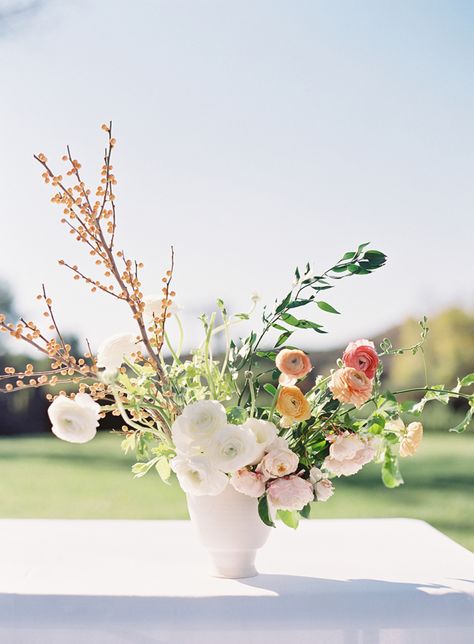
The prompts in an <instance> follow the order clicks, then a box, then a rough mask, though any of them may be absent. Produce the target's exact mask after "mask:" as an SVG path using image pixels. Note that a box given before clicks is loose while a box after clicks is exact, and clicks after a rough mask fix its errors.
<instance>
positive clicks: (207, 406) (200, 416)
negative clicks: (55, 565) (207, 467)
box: [171, 400, 227, 454]
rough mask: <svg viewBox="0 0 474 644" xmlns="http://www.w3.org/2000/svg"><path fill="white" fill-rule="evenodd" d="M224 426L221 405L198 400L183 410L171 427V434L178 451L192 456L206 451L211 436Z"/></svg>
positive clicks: (214, 401)
mask: <svg viewBox="0 0 474 644" xmlns="http://www.w3.org/2000/svg"><path fill="white" fill-rule="evenodd" d="M226 424H227V416H226V413H225V409H224V407H223V406H222V405H221V403H219V402H217V400H199V401H198V402H195V403H192V404H190V405H187V406H186V407H185V408H184V409H183V413H182V414H181V416H178V418H177V419H176V420H175V421H174V423H173V426H172V427H171V434H172V437H173V441H174V444H175V445H176V447H177V449H178V450H179V451H181V452H184V453H187V454H192V453H195V452H200V451H202V450H204V449H206V448H207V447H208V445H209V442H210V440H211V438H212V437H213V435H214V434H215V433H216V432H217V431H218V430H219V429H221V428H222V427H224V426H225V425H226Z"/></svg>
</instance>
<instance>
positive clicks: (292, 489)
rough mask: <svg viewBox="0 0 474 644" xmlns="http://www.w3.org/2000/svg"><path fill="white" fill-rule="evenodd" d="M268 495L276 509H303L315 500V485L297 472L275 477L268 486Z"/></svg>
mask: <svg viewBox="0 0 474 644" xmlns="http://www.w3.org/2000/svg"><path fill="white" fill-rule="evenodd" d="M267 497H268V501H269V504H270V506H271V507H273V508H274V509H275V510H302V509H303V508H304V506H305V505H307V504H308V503H311V501H313V500H314V490H313V485H312V483H311V482H310V481H307V480H306V479H302V478H300V477H299V476H297V475H296V474H293V475H292V476H288V477H287V478H282V479H275V480H274V481H272V483H270V484H269V486H268V487H267Z"/></svg>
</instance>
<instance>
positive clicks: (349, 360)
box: [342, 339, 379, 380]
mask: <svg viewBox="0 0 474 644" xmlns="http://www.w3.org/2000/svg"><path fill="white" fill-rule="evenodd" d="M342 360H343V362H344V364H345V366H346V367H353V368H354V369H357V371H362V372H363V373H365V375H366V376H367V378H370V380H372V378H373V377H374V376H375V372H376V371H377V365H378V363H379V357H378V355H377V352H376V351H375V345H374V343H373V342H371V340H366V339H361V340H356V341H355V342H351V343H350V344H348V345H347V347H346V350H345V351H344V354H343V356H342Z"/></svg>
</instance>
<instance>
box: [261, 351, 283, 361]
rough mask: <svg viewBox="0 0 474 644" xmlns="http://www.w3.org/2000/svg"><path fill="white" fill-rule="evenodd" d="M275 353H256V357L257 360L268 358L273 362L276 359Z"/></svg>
mask: <svg viewBox="0 0 474 644" xmlns="http://www.w3.org/2000/svg"><path fill="white" fill-rule="evenodd" d="M277 355H278V354H277V352H276V351H257V356H258V357H259V358H268V359H269V360H275V358H276V357H277Z"/></svg>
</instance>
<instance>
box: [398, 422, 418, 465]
mask: <svg viewBox="0 0 474 644" xmlns="http://www.w3.org/2000/svg"><path fill="white" fill-rule="evenodd" d="M422 439H423V425H422V424H421V423H419V422H414V423H410V424H409V425H408V427H407V428H406V433H405V435H404V436H403V438H402V440H401V441H400V456H403V457H405V456H413V454H414V453H415V452H416V450H417V449H418V447H419V446H420V443H421V441H422Z"/></svg>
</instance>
